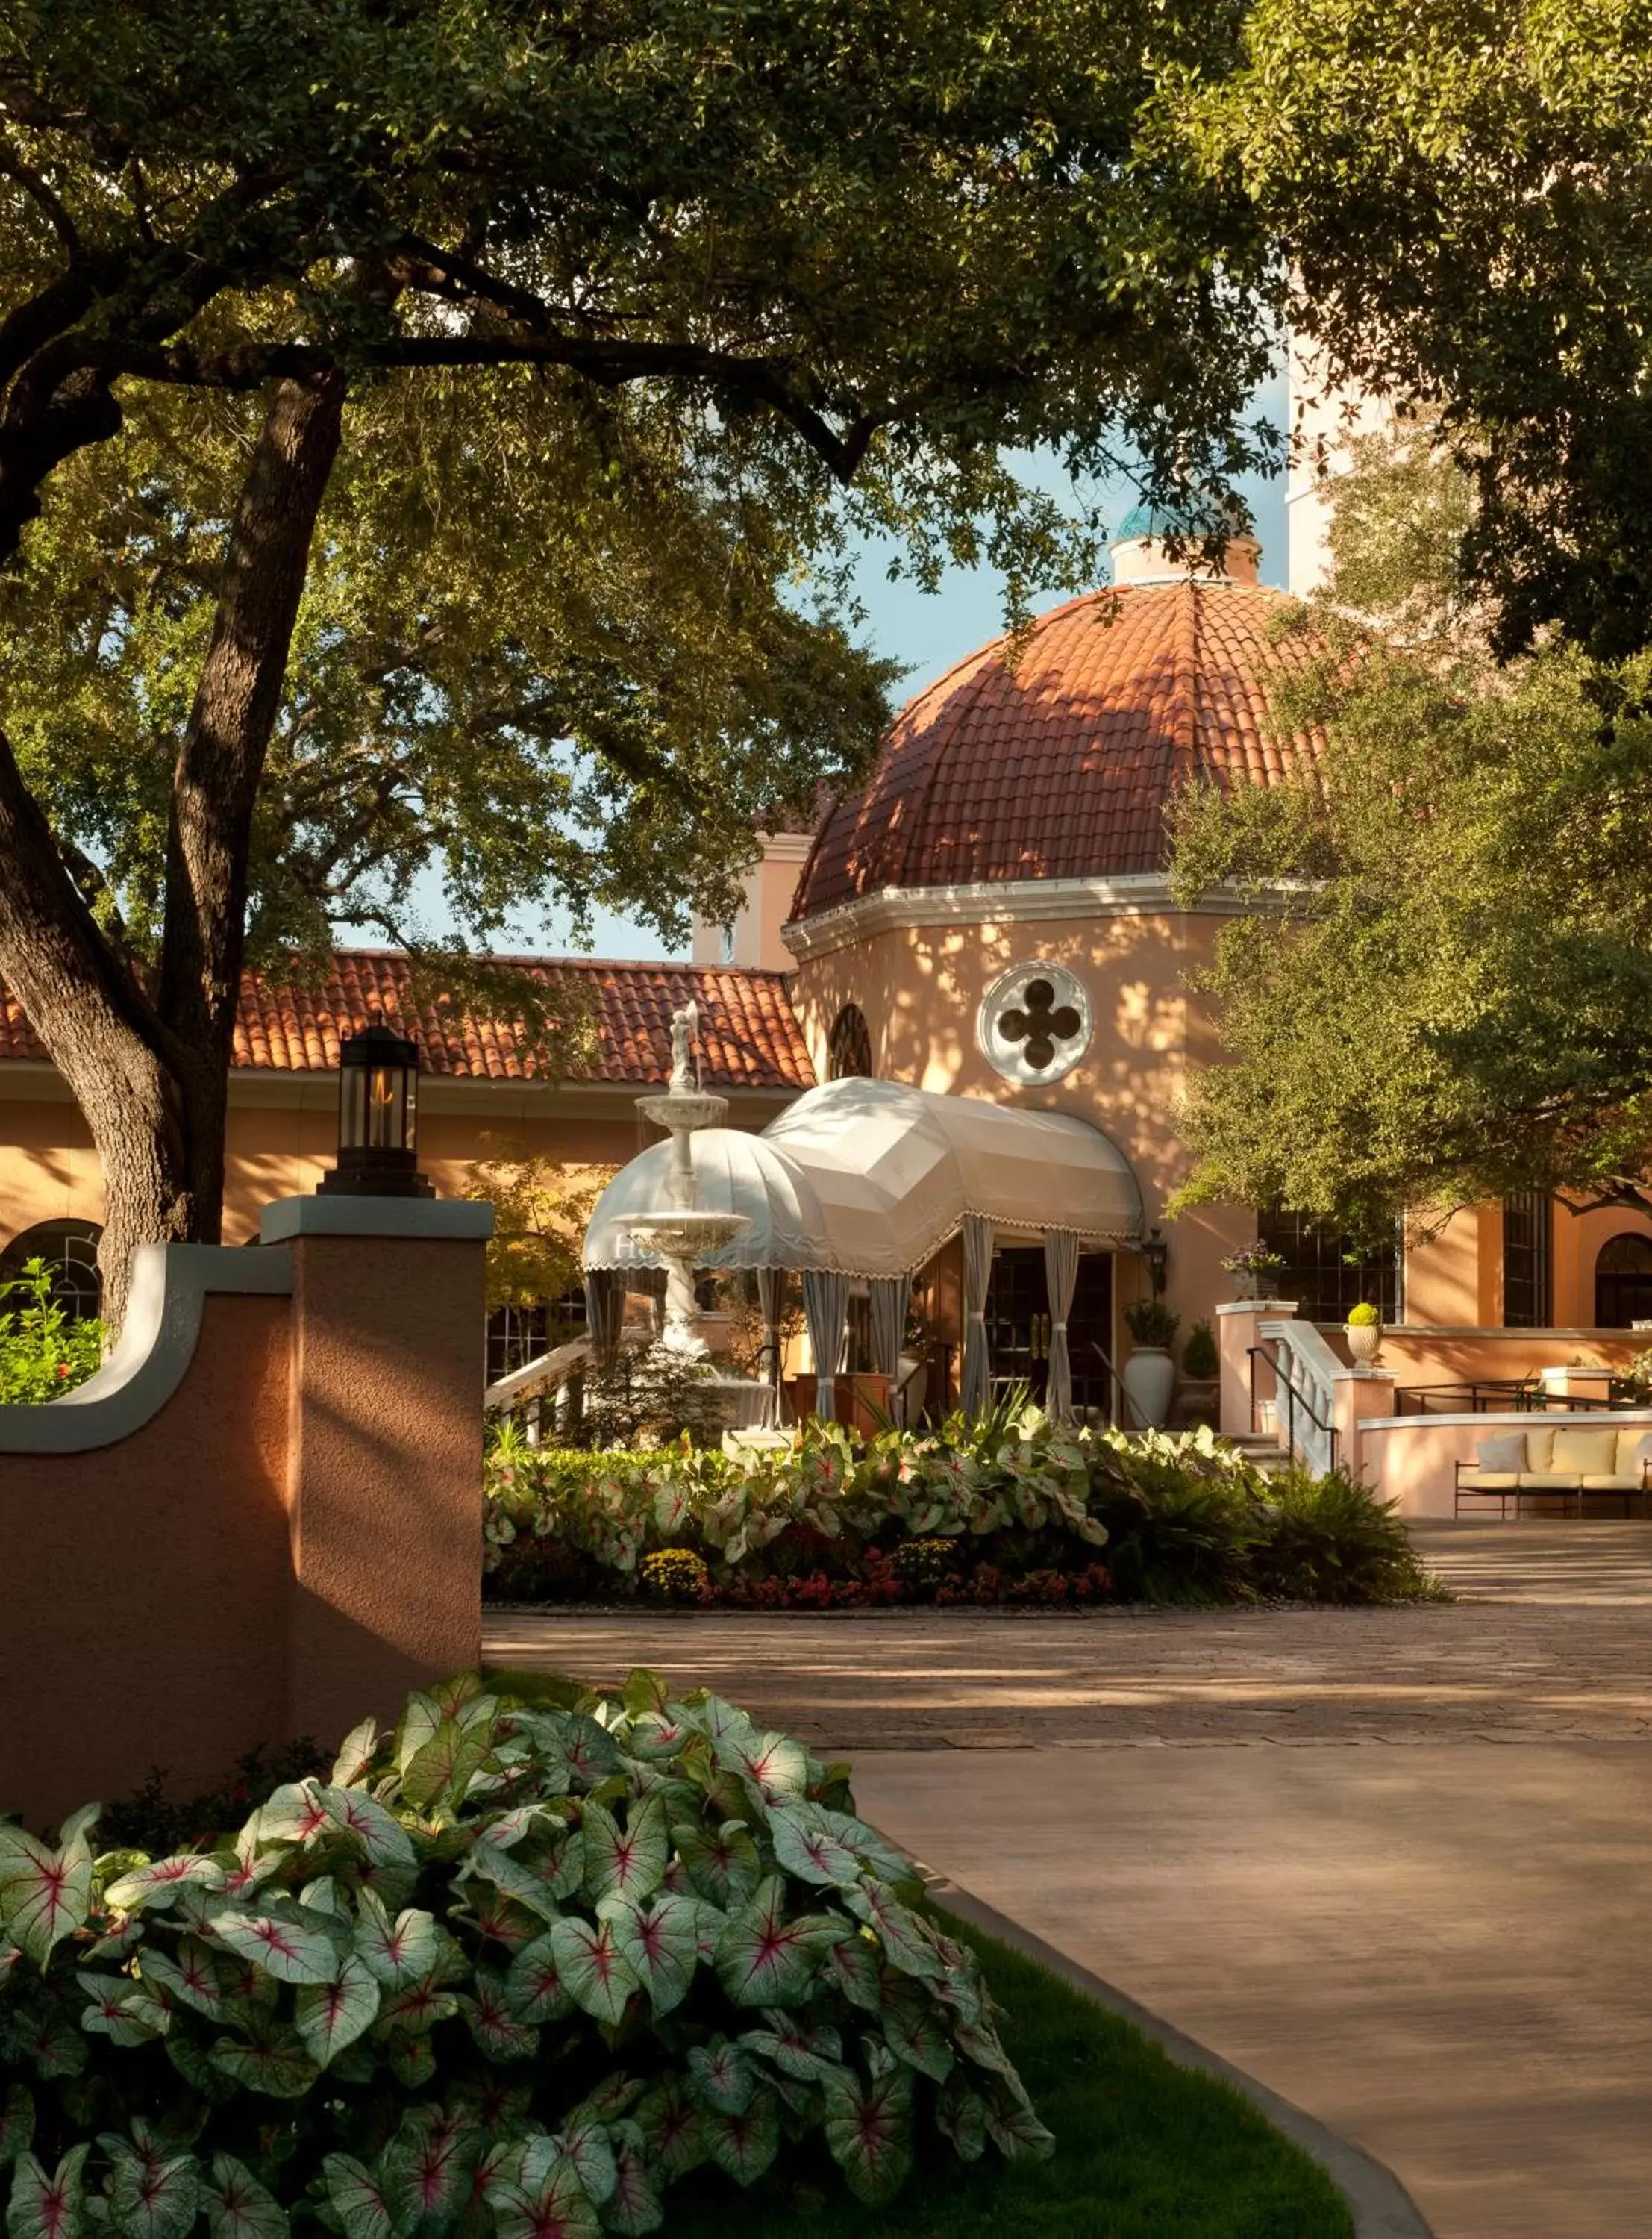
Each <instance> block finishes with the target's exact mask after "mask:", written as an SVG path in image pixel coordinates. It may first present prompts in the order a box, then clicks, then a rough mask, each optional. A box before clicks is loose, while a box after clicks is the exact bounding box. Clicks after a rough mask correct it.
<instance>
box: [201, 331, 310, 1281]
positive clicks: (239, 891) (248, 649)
mask: <svg viewBox="0 0 1652 2239" xmlns="http://www.w3.org/2000/svg"><path fill="white" fill-rule="evenodd" d="M343 415H344V383H343V382H342V379H340V378H339V377H338V376H337V375H326V376H324V377H322V379H320V380H317V381H315V382H297V381H283V382H281V383H279V385H278V386H277V388H276V389H275V395H274V397H273V398H272V400H271V402H270V407H269V414H268V416H267V417H266V419H265V422H264V425H263V429H262V433H261V435H260V436H259V438H258V442H257V445H256V447H255V450H254V452H253V455H252V462H251V464H250V466H249V468H248V471H247V479H246V482H245V484H244V485H243V487H242V493H241V500H240V502H239V504H238V505H237V506H236V513H235V518H234V520H233V521H232V522H231V523H230V528H229V542H228V545H227V547H226V548H225V553H224V570H223V581H222V586H221V587H220V589H219V593H218V610H217V613H216V615H215V617H214V620H213V626H212V637H211V640H210V641H209V645H208V647H207V654H206V659H205V661H203V663H202V669H201V679H200V682H199V683H198V685H197V686H196V695H195V704H194V706H193V707H192V708H190V710H189V722H188V723H187V724H186V725H185V727H184V732H183V737H182V741H180V743H179V747H178V755H177V761H176V766H175V767H174V770H173V774H172V820H171V826H170V828H169V833H168V835H167V851H166V916H165V929H164V933H163V940H162V948H161V988H160V1011H161V1016H162V1018H163V1020H165V1022H166V1024H167V1026H169V1028H170V1029H171V1031H172V1033H174V1034H175V1035H176V1037H177V1040H178V1044H179V1046H180V1048H181V1050H182V1053H183V1054H182V1090H183V1095H184V1102H185V1107H186V1111H187V1113H188V1128H187V1133H186V1140H185V1158H186V1161H187V1172H188V1176H189V1195H190V1199H191V1205H192V1216H191V1227H190V1234H191V1235H192V1236H193V1237H195V1238H196V1239H197V1240H198V1241H199V1242H202V1243H205V1244H216V1242H217V1241H218V1238H219V1234H220V1232H221V1227H222V1216H223V1157H224V1127H225V1120H226V1115H227V1108H228V1103H229V1066H230V1063H231V1060H232V1058H233V1055H234V1048H235V1032H236V1004H237V1001H238V1000H239V996H240V991H241V967H242V956H243V954H244V953H245V948H246V933H247V879H248V860H249V855H250V853H251V847H252V825H253V815H254V812H255V808H256V807H257V802H258V788H259V786H260V785H261V783H262V780H263V774H264V757H265V754H266V753H267V752H268V750H269V740H270V734H271V733H272V732H273V730H274V729H275V717H276V715H277V714H278V713H279V711H280V708H281V696H282V685H283V683H284V681H285V679H286V674H287V654H288V650H289V647H290V645H291V643H292V635H293V625H294V623H295V621H296V620H297V618H298V606H299V601H300V600H301V598H302V596H303V591H304V577H305V574H306V571H307V569H308V568H309V548H310V542H311V539H312V537H313V536H314V534H315V519H316V515H317V514H318V513H319V511H320V509H321V502H322V495H323V493H324V492H325V490H326V488H327V482H328V475H330V474H331V473H332V471H333V462H334V460H335V458H336V457H337V455H338V446H339V436H340V434H341V431H342V425H343Z"/></svg>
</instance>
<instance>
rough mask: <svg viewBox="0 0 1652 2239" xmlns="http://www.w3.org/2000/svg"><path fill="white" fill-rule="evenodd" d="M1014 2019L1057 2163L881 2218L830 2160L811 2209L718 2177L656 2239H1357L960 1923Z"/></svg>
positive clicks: (681, 2196) (1081, 2013) (925, 2186)
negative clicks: (742, 2191) (739, 2190)
mask: <svg viewBox="0 0 1652 2239" xmlns="http://www.w3.org/2000/svg"><path fill="white" fill-rule="evenodd" d="M487 1676H488V1680H489V1682H490V1684H493V1685H494V1686H495V1687H497V1688H499V1689H500V1691H501V1692H504V1693H509V1694H514V1695H515V1696H516V1697H517V1698H519V1699H527V1700H530V1701H531V1700H538V1701H540V1702H551V1703H557V1704H567V1703H569V1702H570V1701H572V1700H573V1699H574V1697H576V1696H577V1694H578V1692H579V1690H578V1688H577V1687H576V1686H575V1685H574V1683H573V1682H571V1681H569V1680H567V1679H564V1678H560V1677H556V1676H553V1675H552V1674H549V1673H545V1672H527V1671H509V1670H506V1669H504V1668H502V1667H496V1668H494V1669H493V1670H491V1671H489V1672H488V1675H487ZM944 1917H945V1922H946V1928H947V1932H948V1933H949V1934H950V1935H952V1936H956V1937H959V1938H960V1940H961V1941H963V1942H965V1943H970V1944H972V1945H973V1946H974V1948H975V1949H976V1950H978V1951H979V1953H980V1955H981V1957H982V1959H983V1961H984V1962H985V1967H986V1972H987V1978H988V1980H989V1981H990V1982H991V1983H992V1990H993V1994H994V1995H995V1996H996V1997H997V1998H998V2003H999V2004H1000V2005H1002V2006H1003V2007H1004V2008H1005V2011H1006V2014H1007V2016H1008V2017H1007V2019H1006V2020H1005V2023H1003V2025H1002V2030H1001V2034H1002V2036H1003V2039H1004V2044H1005V2050H1006V2051H1007V2052H1008V2053H1009V2055H1010V2056H1011V2058H1012V2060H1013V2061H1014V2062H1015V2064H1016V2066H1017V2067H1018V2069H1019V2070H1020V2071H1021V2076H1022V2080H1023V2082H1024V2083H1025V2084H1026V2087H1027V2089H1028V2090H1029V2091H1030V2092H1031V2093H1032V2103H1033V2104H1034V2106H1035V2107H1036V2108H1037V2109H1038V2114H1039V2116H1040V2118H1041V2119H1042V2120H1043V2122H1044V2123H1045V2125H1046V2126H1047V2127H1048V2128H1049V2129H1051V2130H1052V2131H1053V2132H1054V2134H1055V2140H1056V2150H1055V2153H1054V2156H1052V2159H1051V2160H1049V2161H1047V2162H1018V2163H1013V2164H1011V2163H1005V2162H1004V2161H1003V2160H1001V2159H1000V2158H999V2156H998V2153H997V2151H996V2149H993V2148H992V2147H990V2146H989V2147H988V2149H987V2150H986V2154H985V2156H984V2157H983V2158H982V2160H980V2161H979V2162H978V2163H976V2164H975V2165H974V2167H973V2168H972V2169H971V2168H966V2167H965V2166H964V2165H963V2164H962V2163H959V2162H957V2161H954V2160H952V2159H950V2158H949V2159H948V2160H947V2162H946V2163H944V2164H941V2165H938V2166H936V2167H932V2168H930V2169H919V2171H918V2173H917V2174H916V2175H915V2176H912V2179H911V2180H910V2181H909V2182H908V2184H907V2186H906V2190H905V2192H904V2193H903V2194H902V2195H901V2196H900V2198H899V2200H897V2201H896V2202H894V2203H893V2205H892V2206H891V2207H889V2208H886V2209H873V2208H866V2207H863V2206H862V2204H861V2203H860V2202H859V2201H857V2200H854V2199H853V2198H852V2197H851V2196H849V2195H848V2194H847V2193H846V2192H845V2191H844V2189H843V2183H842V2179H841V2178H840V2177H839V2175H838V2173H837V2171H836V2169H833V2167H832V2166H831V2164H830V2163H826V2162H824V2158H823V2167H822V2171H821V2176H820V2183H819V2192H818V2194H817V2195H816V2196H814V2198H813V2200H812V2201H811V2200H808V2199H801V2198H800V2199H797V2200H787V2201H776V2200H775V2199H774V2198H773V2195H772V2194H771V2195H770V2196H768V2197H767V2198H765V2196H764V2192H763V2188H762V2187H761V2186H758V2187H757V2188H756V2189H755V2191H754V2193H753V2195H752V2196H748V2197H746V2198H741V2197H740V2196H738V2195H737V2194H736V2193H735V2191H734V2189H733V2186H732V2185H731V2184H730V2183H729V2181H728V2179H727V2178H726V2177H722V2176H716V2177H709V2178H708V2177H693V2178H690V2179H688V2180H687V2182H686V2183H682V2184H678V2185H673V2187H672V2188H671V2190H670V2191H669V2193H668V2194H667V2216H666V2226H665V2232H664V2235H663V2239H731V2235H732V2234H733V2233H735V2232H738V2235H739V2239H1352V2235H1353V2229H1354V2226H1353V2219H1352V2217H1351V2216H1350V2213H1349V2210H1348V2208H1347V2206H1346V2204H1345V2202H1343V2198H1342V2196H1341V2194H1340V2193H1338V2192H1337V2190H1336V2189H1335V2187H1334V2186H1333V2185H1332V2184H1331V2183H1330V2179H1329V2177H1327V2176H1324V2173H1323V2172H1322V2170H1321V2169H1319V2167H1318V2165H1317V2163H1314V2162H1311V2161H1310V2159H1309V2158H1308V2156H1306V2155H1305V2154H1304V2153H1302V2152H1301V2151H1299V2150H1298V2149H1297V2147H1296V2146H1294V2145H1292V2144H1291V2143H1290V2140H1289V2139H1288V2138H1284V2137H1282V2136H1280V2135H1279V2133H1278V2132H1277V2130H1276V2129H1273V2128H1272V2126H1271V2124H1270V2123H1266V2122H1265V2121H1264V2119H1263V2117H1262V2116H1260V2115H1259V2114H1257V2110H1256V2109H1255V2108H1254V2107H1252V2106H1251V2103H1250V2102H1249V2101H1248V2100H1247V2099H1244V2098H1242V2097H1241V2096H1240V2095H1239V2094H1238V2093H1237V2091H1234V2090H1231V2089H1230V2088H1229V2087H1228V2085H1226V2084H1225V2083H1217V2081H1215V2080H1214V2079H1213V2078H1212V2077H1210V2076H1199V2075H1196V2074H1193V2073H1192V2072H1191V2071H1190V2070H1187V2069H1184V2068H1178V2067H1177V2066H1176V2065H1175V2063H1173V2062H1172V2061H1170V2060H1168V2059H1166V2057H1165V2056H1164V2054H1163V2053H1162V2052H1161V2051H1160V2050H1158V2046H1157V2045H1155V2044H1153V2043H1151V2042H1150V2041H1149V2040H1148V2039H1147V2038H1146V2037H1144V2036H1142V2034H1141V2032H1140V2031H1139V2030H1136V2029H1132V2028H1131V2025H1130V2023H1128V2022H1123V2021H1119V2020H1118V2018H1117V2017H1116V2016H1113V2015H1111V2014H1109V2013H1107V2012H1105V2011H1104V2010H1103V2009H1102V2008H1101V2007H1099V2006H1098V2005H1096V2004H1094V2003H1092V2002H1091V2000H1090V1999H1088V1998H1086V1997H1085V1996H1082V1995H1081V1994H1080V1993H1079V1992H1078V1991H1077V1990H1073V1989H1072V1988H1071V1985H1070V1984H1068V1983H1064V1982H1063V1981H1062V1980H1061V1979H1060V1977H1058V1976H1056V1975H1052V1974H1051V1973H1049V1972H1048V1971H1047V1970H1045V1968H1043V1967H1040V1966H1038V1965H1037V1964H1036V1963H1034V1962H1033V1961H1032V1960H1030V1959H1027V1958H1025V1957H1023V1956H1022V1954H1021V1953H1020V1952H1018V1951H1015V1950H1012V1949H1011V1948H1010V1947H1009V1946H1008V1945H1007V1944H1004V1943H998V1941H997V1940H996V1939H995V1938H994V1937H989V1936H983V1935H981V1934H980V1932H979V1930H976V1929H973V1928H972V1927H970V1926H969V1925H968V1923H965V1922H964V1921H961V1920H959V1919H958V1918H956V1917H954V1916H952V1915H951V1914H946V1915H945V1916H944Z"/></svg>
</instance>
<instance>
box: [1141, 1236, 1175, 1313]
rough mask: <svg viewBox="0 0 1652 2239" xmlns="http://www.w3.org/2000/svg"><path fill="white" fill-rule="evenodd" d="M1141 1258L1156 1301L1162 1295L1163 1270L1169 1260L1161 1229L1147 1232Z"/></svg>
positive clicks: (1167, 1248) (1168, 1252)
mask: <svg viewBox="0 0 1652 2239" xmlns="http://www.w3.org/2000/svg"><path fill="white" fill-rule="evenodd" d="M1142 1257H1143V1259H1145V1260H1146V1262H1147V1279H1148V1281H1149V1282H1150V1283H1151V1285H1152V1286H1153V1296H1154V1297H1155V1298H1156V1299H1162V1298H1163V1297H1164V1268H1165V1265H1166V1262H1167V1261H1168V1260H1169V1259H1170V1247H1169V1246H1167V1245H1166V1243H1165V1241H1164V1232H1163V1231H1162V1230H1161V1229H1158V1228H1153V1229H1150V1230H1149V1231H1148V1233H1147V1241H1146V1243H1145V1244H1144V1245H1143V1246H1142Z"/></svg>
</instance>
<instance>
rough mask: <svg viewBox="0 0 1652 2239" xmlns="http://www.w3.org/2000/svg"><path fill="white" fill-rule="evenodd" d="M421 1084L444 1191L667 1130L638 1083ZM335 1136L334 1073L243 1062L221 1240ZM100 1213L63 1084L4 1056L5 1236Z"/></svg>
mask: <svg viewBox="0 0 1652 2239" xmlns="http://www.w3.org/2000/svg"><path fill="white" fill-rule="evenodd" d="M420 1089H421V1093H420V1117H419V1153H420V1163H421V1166H422V1168H423V1170H424V1172H425V1173H427V1174H428V1176H429V1177H430V1179H431V1180H432V1182H433V1183H434V1184H435V1187H436V1190H437V1193H438V1194H439V1195H441V1196H443V1197H456V1196H459V1195H461V1194H462V1193H464V1191H465V1190H467V1189H468V1187H469V1186H470V1183H469V1179H468V1169H469V1167H470V1166H472V1165H473V1164H475V1163H476V1162H478V1161H481V1160H484V1159H494V1158H507V1157H508V1158H514V1157H519V1156H523V1157H528V1158H537V1157H546V1158H552V1159H561V1160H562V1161H563V1162H565V1163H566V1164H567V1166H568V1167H569V1169H570V1173H569V1179H570V1182H571V1183H574V1184H575V1185H577V1184H578V1183H579V1182H580V1181H581V1179H605V1178H606V1176H607V1174H608V1173H610V1172H612V1171H613V1169H614V1168H615V1167H617V1166H623V1165H624V1164H625V1162H626V1160H627V1159H631V1158H634V1157H635V1156H636V1153H638V1152H639V1151H640V1150H642V1149H644V1148H645V1147H646V1146H647V1144H648V1143H650V1142H653V1141H655V1140H657V1139H658V1137H657V1134H656V1131H655V1130H654V1129H653V1128H651V1127H647V1126H643V1125H642V1123H640V1121H639V1119H638V1118H637V1115H636V1112H635V1109H634V1100H635V1098H636V1095H637V1094H638V1093H639V1092H638V1091H636V1090H635V1089H632V1088H627V1087H617V1088H607V1087H590V1086H586V1087H578V1086H559V1087H547V1088H543V1089H539V1088H534V1087H531V1086H530V1087H527V1088H524V1087H523V1086H521V1084H520V1083H515V1082H504V1081H501V1082H498V1083H494V1082H479V1083H473V1082H453V1081H447V1080H430V1079H426V1080H422V1081H421V1084H420ZM787 1101H788V1100H787V1098H786V1096H785V1095H784V1094H781V1093H760V1092H752V1091H748V1092H745V1093H737V1094H735V1095H733V1096H732V1097H731V1099H730V1110H729V1119H728V1124H729V1125H730V1126H734V1127H749V1128H752V1129H759V1128H762V1127H766V1126H767V1125H768V1123H769V1121H770V1120H771V1119H773V1118H774V1116H775V1114H776V1113H779V1112H780V1111H782V1110H783V1109H784V1108H785V1106H786V1102H787ZM337 1143H338V1080H337V1076H336V1074H333V1073H315V1074H313V1075H308V1074H269V1073H257V1074H244V1073H243V1074H238V1075H236V1078H235V1079H234V1080H233V1081H232V1083H231V1089H230V1109H229V1157H228V1166H227V1172H226V1175H225V1184H224V1215H223V1241H224V1242H225V1243H226V1244H232V1245H238V1244H243V1243H245V1242H247V1241H248V1240H249V1239H250V1238H252V1237H255V1235H256V1234H257V1232H258V1220H259V1215H260V1213H262V1209H263V1207H264V1206H267V1205H269V1204H271V1203H273V1202H274V1201H275V1199H278V1198H283V1197H303V1196H308V1195H309V1193H311V1192H313V1191H314V1190H315V1186H316V1184H317V1183H318V1182H319V1181H320V1180H321V1178H322V1174H323V1173H326V1172H327V1170H328V1167H329V1166H331V1165H332V1164H333V1161H334V1156H335V1151H336V1147H337ZM59 1219H83V1220H93V1221H101V1220H102V1219H103V1180H102V1177H101V1175H100V1173H99V1171H98V1165H97V1157H96V1153H95V1152H94V1150H93V1148H92V1144H91V1138H90V1134H89V1133H87V1129H86V1124H85V1122H84V1120H83V1119H82V1118H81V1115H80V1113H79V1111H78V1109H77V1108H76V1105H75V1104H74V1102H73V1100H71V1099H70V1095H69V1093H68V1092H67V1090H66V1089H65V1088H64V1087H63V1085H62V1083H61V1082H60V1081H59V1080H57V1079H56V1076H55V1075H53V1074H52V1073H50V1069H49V1068H47V1067H45V1066H23V1065H17V1066H7V1065H0V1248H3V1247H4V1246H5V1245H6V1244H7V1243H9V1242H10V1239H12V1238H13V1237H14V1236H17V1235H18V1234H20V1233H21V1232H22V1231H23V1230H24V1229H25V1228H32V1227H33V1226H35V1225H36V1222H38V1221H43V1220H59Z"/></svg>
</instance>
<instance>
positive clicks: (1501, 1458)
mask: <svg viewBox="0 0 1652 2239" xmlns="http://www.w3.org/2000/svg"><path fill="white" fill-rule="evenodd" d="M1474 1458H1475V1466H1476V1469H1481V1470H1523V1469H1524V1468H1525V1466H1526V1437H1525V1433H1524V1432H1523V1431H1499V1432H1496V1434H1495V1435H1494V1436H1492V1437H1490V1438H1481V1439H1479V1440H1478V1441H1477V1442H1476V1445H1475V1449H1474Z"/></svg>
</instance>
